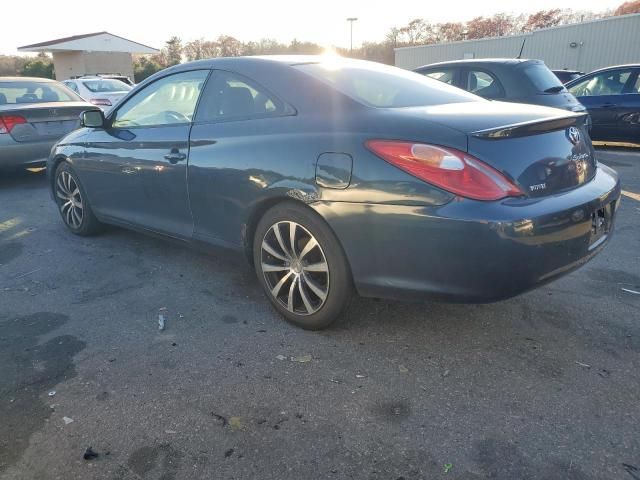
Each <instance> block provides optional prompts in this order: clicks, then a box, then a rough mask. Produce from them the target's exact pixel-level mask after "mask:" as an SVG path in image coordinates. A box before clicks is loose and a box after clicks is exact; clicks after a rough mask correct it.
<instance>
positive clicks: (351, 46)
mask: <svg viewBox="0 0 640 480" xmlns="http://www.w3.org/2000/svg"><path fill="white" fill-rule="evenodd" d="M356 20H358V19H357V18H356V17H349V18H347V22H349V24H350V26H351V44H350V47H349V53H353V22H355V21H356Z"/></svg>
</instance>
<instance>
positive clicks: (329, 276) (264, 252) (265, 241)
mask: <svg viewBox="0 0 640 480" xmlns="http://www.w3.org/2000/svg"><path fill="white" fill-rule="evenodd" d="M253 259H254V265H255V269H256V274H257V275H258V280H259V281H260V284H261V285H262V287H263V288H264V291H265V294H266V295H267V297H268V298H269V300H270V301H271V303H272V304H273V306H274V307H275V308H276V310H277V311H278V312H279V313H280V314H281V315H282V316H283V317H284V318H285V319H286V320H287V321H289V322H291V323H293V324H294V325H297V326H299V327H302V328H304V329H307V330H320V329H322V328H326V327H328V326H329V325H331V324H332V323H333V322H334V321H336V320H337V319H338V318H339V317H340V315H341V314H342V313H343V312H344V310H345V309H346V308H347V306H348V305H349V302H350V300H351V297H352V294H353V284H352V280H351V272H350V271H349V266H348V262H347V259H346V257H345V255H344V252H343V251H342V247H341V246H340V244H339V242H338V240H337V238H336V237H335V235H334V234H333V232H332V231H331V230H330V229H329V227H328V226H327V225H326V223H324V221H323V220H322V219H321V218H319V217H318V216H317V215H315V214H314V213H313V212H310V211H308V210H307V209H305V208H303V207H301V206H298V205H296V204H293V203H282V204H279V205H276V206H275V207H272V208H271V209H270V210H268V211H267V212H266V213H265V214H264V216H263V217H262V219H261V220H260V222H259V223H258V226H257V228H256V232H255V235H254V242H253Z"/></svg>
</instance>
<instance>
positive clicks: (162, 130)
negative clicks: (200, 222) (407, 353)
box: [80, 70, 210, 237]
mask: <svg viewBox="0 0 640 480" xmlns="http://www.w3.org/2000/svg"><path fill="white" fill-rule="evenodd" d="M209 73H210V71H209V70H191V71H186V72H180V73H175V74H170V75H167V76H164V77H161V78H159V79H157V80H156V81H154V82H152V83H150V84H149V85H147V86H145V87H144V88H143V89H142V90H140V91H138V92H137V93H135V94H134V95H133V96H131V97H130V98H128V99H126V100H125V101H124V103H122V105H120V106H119V107H118V109H117V110H116V111H114V112H112V113H111V114H110V115H109V117H108V119H107V121H106V126H105V128H103V129H95V130H93V131H91V132H90V134H89V136H88V137H87V139H86V147H85V155H84V160H83V161H82V162H81V163H82V165H81V168H80V175H81V179H82V181H83V183H84V184H85V185H86V189H87V192H88V195H89V197H90V200H91V203H92V205H93V207H94V209H95V210H96V212H97V213H98V214H99V215H101V216H104V217H108V218H109V219H111V220H115V221H119V222H125V223H127V224H130V225H133V226H138V227H142V228H145V229H149V230H153V231H156V232H160V233H164V234H169V235H173V236H177V237H190V236H191V234H192V233H193V220H192V217H191V211H190V207H189V195H188V190H187V160H188V155H189V131H190V129H191V123H192V120H193V115H194V112H195V109H196V104H197V102H198V99H199V97H200V93H201V90H202V88H203V85H204V83H205V81H206V79H207V77H208V75H209Z"/></svg>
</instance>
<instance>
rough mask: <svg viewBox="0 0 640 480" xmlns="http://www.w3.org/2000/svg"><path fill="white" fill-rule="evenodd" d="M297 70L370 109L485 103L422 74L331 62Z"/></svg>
mask: <svg viewBox="0 0 640 480" xmlns="http://www.w3.org/2000/svg"><path fill="white" fill-rule="evenodd" d="M296 68H298V69H300V70H301V71H303V72H305V73H307V74H308V75H311V76H313V77H315V78H317V79H319V80H321V81H322V82H324V83H327V84H329V85H331V86H332V87H333V88H335V89H336V90H338V91H340V92H342V93H344V94H345V95H347V96H349V97H351V98H352V99H354V100H356V101H357V102H360V103H362V104H364V105H368V106H370V107H413V106H420V105H441V104H445V103H459V102H473V101H481V100H480V99H479V98H478V97H476V96H475V95H471V94H470V93H467V92H465V91H463V90H460V89H458V88H455V87H451V86H449V85H446V84H444V83H442V82H438V81H434V80H433V79H432V78H427V77H425V76H423V75H420V74H419V73H414V72H408V71H406V70H402V69H400V68H396V67H390V66H387V65H382V64H378V63H373V62H358V61H342V60H336V61H332V60H328V61H327V62H326V63H310V64H301V65H296Z"/></svg>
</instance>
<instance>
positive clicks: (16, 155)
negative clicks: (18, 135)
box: [0, 135, 56, 169]
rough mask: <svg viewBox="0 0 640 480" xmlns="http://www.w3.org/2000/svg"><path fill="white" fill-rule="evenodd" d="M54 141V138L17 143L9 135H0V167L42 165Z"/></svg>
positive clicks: (45, 161)
mask: <svg viewBox="0 0 640 480" xmlns="http://www.w3.org/2000/svg"><path fill="white" fill-rule="evenodd" d="M5 137H9V138H5ZM55 143H56V140H45V141H41V142H25V143H19V142H16V141H15V140H13V139H12V138H10V136H9V135H0V169H5V168H17V167H43V166H44V165H45V164H46V163H47V158H48V157H49V153H50V152H51V148H52V147H53V145H55Z"/></svg>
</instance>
